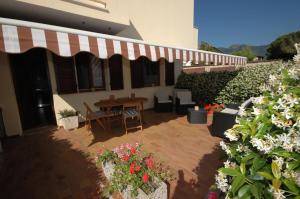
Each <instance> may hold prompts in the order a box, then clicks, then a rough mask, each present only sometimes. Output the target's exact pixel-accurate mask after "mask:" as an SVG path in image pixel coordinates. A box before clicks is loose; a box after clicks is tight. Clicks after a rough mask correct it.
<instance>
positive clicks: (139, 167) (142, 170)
mask: <svg viewBox="0 0 300 199" xmlns="http://www.w3.org/2000/svg"><path fill="white" fill-rule="evenodd" d="M97 159H98V162H102V163H105V162H112V163H113V164H114V172H113V174H112V177H111V179H110V182H109V185H108V186H107V187H106V190H104V192H103V193H105V195H104V196H105V197H107V194H111V193H112V192H115V191H121V192H122V191H123V190H125V189H126V188H128V186H130V190H131V196H132V197H133V198H135V197H136V196H137V195H138V189H141V190H142V191H144V192H145V193H146V194H147V195H148V194H150V193H152V192H154V191H155V189H156V188H158V187H157V186H158V183H157V181H169V180H171V179H172V174H171V173H170V172H169V170H168V169H167V168H165V167H163V166H162V164H161V163H159V162H156V161H154V158H153V156H152V155H151V154H149V153H146V152H143V151H142V150H141V145H140V144H139V143H136V144H135V145H132V144H122V145H120V146H119V147H116V148H115V149H114V150H113V151H111V150H105V151H104V152H103V153H102V154H101V155H98V157H97Z"/></svg>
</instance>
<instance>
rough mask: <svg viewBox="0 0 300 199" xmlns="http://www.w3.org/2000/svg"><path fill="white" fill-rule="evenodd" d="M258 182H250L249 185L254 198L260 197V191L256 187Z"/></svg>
mask: <svg viewBox="0 0 300 199" xmlns="http://www.w3.org/2000/svg"><path fill="white" fill-rule="evenodd" d="M258 186H259V184H257V183H255V184H252V185H251V187H250V192H251V193H252V195H253V196H254V197H255V198H256V199H260V198H261V197H260V196H261V191H260V189H259V188H258Z"/></svg>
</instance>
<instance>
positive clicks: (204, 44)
mask: <svg viewBox="0 0 300 199" xmlns="http://www.w3.org/2000/svg"><path fill="white" fill-rule="evenodd" d="M199 49H200V50H206V51H212V52H218V53H222V51H221V50H219V49H218V48H216V47H214V46H212V45H210V44H209V43H207V42H205V41H203V42H201V45H200V46H199Z"/></svg>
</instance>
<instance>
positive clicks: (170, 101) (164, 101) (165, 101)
mask: <svg viewBox="0 0 300 199" xmlns="http://www.w3.org/2000/svg"><path fill="white" fill-rule="evenodd" d="M158 103H160V104H164V103H172V100H158Z"/></svg>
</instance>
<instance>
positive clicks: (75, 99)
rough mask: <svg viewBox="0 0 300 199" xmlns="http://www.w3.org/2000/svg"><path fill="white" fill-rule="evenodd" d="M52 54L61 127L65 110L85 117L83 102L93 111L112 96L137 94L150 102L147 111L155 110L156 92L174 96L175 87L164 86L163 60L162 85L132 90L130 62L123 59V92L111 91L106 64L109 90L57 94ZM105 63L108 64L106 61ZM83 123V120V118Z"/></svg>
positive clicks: (55, 103)
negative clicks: (61, 119)
mask: <svg viewBox="0 0 300 199" xmlns="http://www.w3.org/2000/svg"><path fill="white" fill-rule="evenodd" d="M51 56H52V55H51V53H49V52H48V53H47V57H48V65H49V73H50V79H51V84H52V92H53V101H54V109H55V113H56V118H57V124H58V125H60V120H59V118H60V117H59V115H58V112H59V111H60V110H63V109H73V110H76V111H79V112H80V113H81V115H82V116H83V117H84V115H85V108H84V106H83V102H86V103H88V104H89V105H90V107H91V108H92V109H93V110H97V107H95V106H94V103H95V102H97V101H99V100H101V99H108V98H109V96H110V95H115V97H116V98H118V97H127V96H130V95H131V93H135V96H137V97H146V98H147V99H148V101H147V102H146V103H145V104H144V108H145V109H150V108H153V104H154V102H153V97H154V94H155V92H157V91H159V90H163V91H164V92H166V93H168V94H170V95H172V92H173V88H174V87H173V86H164V85H165V73H164V71H165V70H164V61H163V60H161V65H160V73H161V75H160V80H161V85H160V86H156V87H145V88H139V89H132V88H131V75H130V62H129V61H128V60H127V59H125V58H123V79H124V89H123V90H115V91H111V90H110V88H109V75H108V74H109V73H108V64H107V63H105V64H104V65H105V69H104V70H105V80H106V85H107V90H105V91H95V92H84V93H74V94H64V95H59V94H57V86H56V80H55V72H54V65H53V62H52V57H51ZM105 62H107V61H106V60H105ZM81 121H83V118H81Z"/></svg>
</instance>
